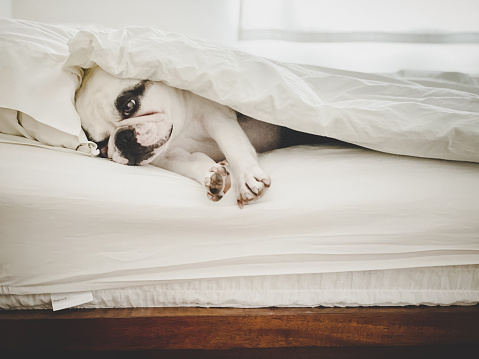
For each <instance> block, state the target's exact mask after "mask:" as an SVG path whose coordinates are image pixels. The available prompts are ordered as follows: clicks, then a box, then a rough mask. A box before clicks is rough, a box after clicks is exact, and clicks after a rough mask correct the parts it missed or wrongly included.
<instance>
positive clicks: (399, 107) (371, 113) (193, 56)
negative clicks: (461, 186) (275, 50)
mask: <svg viewBox="0 0 479 359" xmlns="http://www.w3.org/2000/svg"><path fill="white" fill-rule="evenodd" d="M69 50H70V56H69V58H68V59H67V60H66V62H65V68H66V69H72V70H74V71H77V70H78V67H83V68H89V67H92V66H94V65H98V66H100V67H102V68H103V69H104V70H106V71H107V72H109V73H110V74H112V75H114V76H118V77H122V78H138V79H150V80H154V81H163V82H165V83H166V84H168V85H170V86H173V87H177V88H181V89H185V90H189V91H191V92H193V93H196V94H198V95H200V96H203V97H206V98H208V99H210V100H213V101H216V102H219V103H221V104H224V105H227V106H229V107H231V108H233V109H235V110H236V111H238V112H241V113H243V114H245V115H248V116H250V117H253V118H256V119H258V120H261V121H265V122H270V123H274V124H277V125H282V126H286V127H289V128H292V129H295V130H299V131H303V132H308V133H312V134H317V135H322V136H328V137H332V138H336V139H339V140H342V141H345V142H350V143H353V144H357V145H360V146H363V147H366V148H370V149H373V150H377V151H381V152H386V153H392V154H399V155H408V156H416V157H426V158H436V159H446V160H456V161H470V162H479V77H476V76H472V75H466V74H462V73H436V72H431V73H424V72H416V71H402V72H399V73H394V74H369V73H357V72H350V71H343V70H335V69H328V68H321V67H316V66H307V65H299V64H289V63H282V62H278V61H272V60H269V59H265V58H261V57H258V56H254V55H251V54H248V53H245V52H242V51H239V50H236V49H233V48H229V47H225V46H221V45H215V44H211V43H206V42H203V41H199V40H195V39H191V38H188V37H185V36H181V35H175V34H166V33H163V32H161V31H159V30H155V29H150V28H144V27H131V28H124V29H119V30H104V31H79V32H78V33H77V35H76V36H75V37H74V38H72V39H71V40H70V41H69Z"/></svg>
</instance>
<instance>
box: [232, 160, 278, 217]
mask: <svg viewBox="0 0 479 359" xmlns="http://www.w3.org/2000/svg"><path fill="white" fill-rule="evenodd" d="M235 180H236V181H237V191H238V197H237V201H238V205H239V206H240V208H243V206H245V205H248V204H250V203H253V202H254V201H256V200H257V199H258V198H260V197H261V196H262V195H263V194H264V193H265V192H266V190H267V189H268V188H269V187H270V186H271V178H270V177H269V176H268V175H267V174H266V173H264V171H263V170H262V169H261V168H260V167H253V168H250V169H249V170H247V171H245V172H243V173H242V174H240V176H238V177H237V178H235Z"/></svg>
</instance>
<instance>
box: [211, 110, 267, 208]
mask: <svg viewBox="0 0 479 359" xmlns="http://www.w3.org/2000/svg"><path fill="white" fill-rule="evenodd" d="M212 106H213V107H214V109H213V110H212V111H211V112H210V113H208V114H207V115H205V118H204V124H203V125H204V127H205V129H206V130H207V131H208V133H209V134H210V136H211V137H212V138H213V139H214V140H215V141H216V143H217V144H218V146H219V147H220V149H221V151H222V152H223V154H224V155H225V157H226V160H227V161H228V163H229V164H230V166H231V172H232V176H233V178H234V184H235V186H236V190H237V202H238V205H239V206H240V207H241V208H242V207H243V205H245V204H249V203H252V202H254V201H255V200H256V199H258V198H259V197H261V196H262V195H263V194H264V193H265V191H266V189H267V188H268V187H269V186H270V185H271V178H270V177H269V176H268V175H267V174H266V173H265V172H264V171H263V169H262V168H261V167H260V165H259V163H258V160H257V157H256V151H255V149H254V148H253V146H252V145H251V143H250V141H249V139H248V137H247V136H246V134H245V133H244V131H243V129H242V128H241V126H240V125H239V123H238V120H237V118H236V112H234V111H233V110H231V109H230V108H227V107H223V106H220V105H217V106H215V105H212Z"/></svg>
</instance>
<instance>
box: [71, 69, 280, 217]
mask: <svg viewBox="0 0 479 359" xmlns="http://www.w3.org/2000/svg"><path fill="white" fill-rule="evenodd" d="M75 104H76V109H77V111H78V114H79V115H80V118H81V123H82V127H83V129H84V131H85V133H86V135H87V137H88V138H89V139H90V140H91V141H93V142H95V143H97V145H98V148H99V150H100V156H102V157H107V158H109V159H111V160H112V161H114V162H117V163H120V164H125V165H144V164H148V163H150V164H152V165H154V166H158V167H160V168H164V169H166V170H169V171H172V172H175V173H178V174H181V175H183V176H186V177H189V178H191V179H193V180H196V181H198V182H199V183H200V184H202V185H203V186H205V188H206V193H207V197H208V198H209V199H210V200H212V201H215V202H216V201H219V200H221V198H223V196H224V195H225V194H226V192H228V190H229V189H230V188H231V187H234V188H235V191H236V199H237V203H238V205H239V207H240V208H243V206H244V205H248V204H251V203H253V202H255V201H257V200H258V199H259V198H261V196H263V195H264V193H265V192H266V190H267V189H268V188H269V187H270V186H271V177H270V176H269V175H268V174H267V173H266V172H265V171H264V170H263V169H262V168H261V166H260V164H259V163H258V159H257V153H259V152H266V151H271V150H273V149H277V148H280V147H285V145H284V141H282V139H281V138H282V133H284V131H285V128H282V127H280V126H276V125H273V124H269V123H265V122H261V121H257V120H254V119H252V118H249V117H246V116H243V115H241V114H237V113H236V112H235V111H234V110H232V109H231V108H229V107H227V106H223V105H220V104H218V103H216V102H213V101H210V100H208V99H205V98H203V97H200V96H198V95H196V94H193V93H192V92H189V91H186V90H181V89H177V88H173V87H171V86H168V85H166V84H164V83H163V82H158V81H150V80H135V79H120V78H117V77H114V76H112V75H110V74H109V73H107V72H106V71H104V70H103V69H101V68H100V67H98V66H95V67H93V68H91V69H87V70H85V74H84V77H83V81H82V85H81V87H80V88H79V90H78V91H77V94H76V99H75ZM283 137H284V136H283Z"/></svg>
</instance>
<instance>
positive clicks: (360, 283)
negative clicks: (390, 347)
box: [0, 265, 479, 310]
mask: <svg viewBox="0 0 479 359" xmlns="http://www.w3.org/2000/svg"><path fill="white" fill-rule="evenodd" d="M82 294H84V293H82ZM88 294H91V295H90V297H89V298H88V300H89V301H88V302H86V303H84V304H80V305H77V306H76V307H77V308H132V307H229V308H231V307H233V308H235V307H238V308H258V307H271V306H274V307H316V306H331V307H333V306H334V307H356V306H407V305H408V306H409V305H427V306H435V305H442V306H446V305H474V304H477V303H478V299H479V266H478V265H465V266H445V267H427V268H403V269H390V270H375V271H353V272H336V273H315V274H289V275H274V276H248V277H231V278H208V279H192V280H172V281H163V282H159V283H157V284H149V285H139V286H132V287H123V288H114V289H102V290H95V291H92V292H91V293H88ZM0 308H3V309H10V310H12V309H14V310H18V309H52V297H51V295H50V294H32V295H1V296H0Z"/></svg>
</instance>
